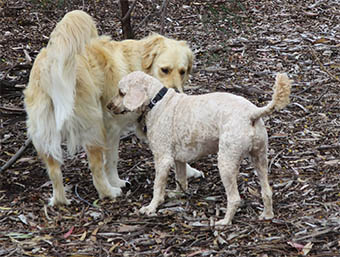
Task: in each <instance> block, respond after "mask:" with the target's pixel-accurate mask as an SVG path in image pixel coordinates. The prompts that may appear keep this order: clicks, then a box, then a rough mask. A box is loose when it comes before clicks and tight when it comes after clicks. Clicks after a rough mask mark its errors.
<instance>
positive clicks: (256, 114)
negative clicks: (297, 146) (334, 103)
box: [108, 72, 291, 225]
mask: <svg viewBox="0 0 340 257" xmlns="http://www.w3.org/2000/svg"><path fill="white" fill-rule="evenodd" d="M118 87H119V90H120V95H119V96H118V97H115V98H113V99H112V102H111V103H110V104H109V105H108V108H109V109H110V110H111V111H112V112H113V113H122V112H126V111H133V112H137V113H140V114H141V115H142V117H143V116H144V122H143V118H142V119H141V120H142V121H141V122H142V126H145V128H146V135H147V139H148V141H149V144H150V148H151V150H152V153H153V155H154V159H155V169H156V177H155V184H154V191H153V198H152V201H151V203H150V204H149V205H148V206H145V207H142V208H141V209H140V212H141V213H144V214H147V215H151V214H154V213H155V212H156V209H157V207H158V206H159V205H160V204H161V203H162V202H163V201H164V196H165V187H166V181H167V177H168V173H169V170H170V167H171V166H172V165H173V164H175V167H176V177H177V180H178V182H179V183H180V185H181V187H182V188H183V189H187V178H186V172H185V163H186V162H190V161H193V160H196V159H198V158H199V157H202V156H205V155H207V154H211V153H216V152H217V153H218V168H219V172H220V176H221V179H222V182H223V185H224V187H225V190H226V194H227V199H228V207H227V212H226V214H225V217H224V219H222V220H220V221H218V222H217V223H216V225H227V224H230V223H231V221H232V218H233V216H234V214H235V212H236V209H237V207H238V206H239V204H240V195H239V192H238V189H237V175H238V173H239V166H240V162H241V160H242V159H243V158H244V157H245V156H247V155H250V157H251V160H252V162H253V163H254V166H255V168H256V170H257V174H258V176H259V179H260V183H261V189H262V190H261V193H262V198H263V203H264V210H263V213H262V214H261V216H260V218H261V219H271V218H273V216H274V214H273V207H272V191H271V188H270V186H269V183H268V167H267V162H268V161H267V150H268V137H267V132H266V129H265V126H264V122H263V120H262V119H261V117H263V116H266V115H268V114H270V113H271V112H273V111H274V110H279V109H282V108H284V107H285V106H286V105H287V104H288V103H289V95H290V88H291V81H290V80H289V79H288V76H287V75H286V74H278V75H277V76H276V82H275V86H274V94H273V97H272V101H271V102H270V103H269V104H268V105H266V106H264V107H261V108H259V107H257V106H255V105H254V104H252V103H251V102H249V101H248V100H246V99H245V98H243V97H240V96H236V95H233V94H228V93H211V94H205V95H196V96H188V95H186V94H183V93H176V92H175V91H174V90H173V89H167V88H165V87H164V86H163V85H162V83H161V82H159V81H158V80H157V79H155V78H153V77H151V76H149V75H147V74H145V73H143V72H133V73H131V74H129V75H127V76H126V77H124V78H123V79H122V80H121V81H120V82H119V85H118Z"/></svg>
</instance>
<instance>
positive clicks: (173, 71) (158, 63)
mask: <svg viewBox="0 0 340 257" xmlns="http://www.w3.org/2000/svg"><path fill="white" fill-rule="evenodd" d="M144 40H145V46H144V53H143V60H142V67H143V71H144V72H146V73H148V74H150V75H151V76H153V77H155V78H157V79H159V80H160V81H161V82H162V83H163V85H164V86H166V87H168V88H174V89H176V90H177V91H179V92H183V87H184V84H185V82H186V81H187V80H188V78H189V74H190V72H191V69H192V62H193V54H192V51H191V50H190V48H189V46H188V45H187V43H186V42H185V41H177V40H174V39H169V38H166V37H163V36H161V35H158V34H153V35H151V36H149V37H147V38H146V39H144Z"/></svg>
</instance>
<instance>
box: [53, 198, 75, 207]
mask: <svg viewBox="0 0 340 257" xmlns="http://www.w3.org/2000/svg"><path fill="white" fill-rule="evenodd" d="M70 204H71V201H70V200H67V199H66V198H57V197H52V198H51V199H50V201H49V203H48V205H49V206H58V205H70Z"/></svg>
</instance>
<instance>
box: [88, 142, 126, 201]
mask: <svg viewBox="0 0 340 257" xmlns="http://www.w3.org/2000/svg"><path fill="white" fill-rule="evenodd" d="M86 150H87V153H88V158H89V164H90V169H91V171H92V177H93V184H94V186H95V187H96V189H97V192H98V194H99V197H100V199H103V198H105V197H108V198H111V199H112V198H115V197H117V196H119V195H121V193H122V190H121V189H120V188H119V187H112V186H111V184H110V183H109V181H108V179H107V177H106V174H105V172H104V149H103V147H99V146H87V147H86Z"/></svg>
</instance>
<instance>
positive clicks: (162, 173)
mask: <svg viewBox="0 0 340 257" xmlns="http://www.w3.org/2000/svg"><path fill="white" fill-rule="evenodd" d="M172 163H173V162H172V160H171V159H170V158H156V157H155V169H156V177H155V183H154V186H153V197H152V200H151V203H150V204H149V205H148V206H144V207H142V208H141V209H140V210H139V212H140V213H142V214H146V215H152V214H154V213H155V212H156V210H157V207H158V206H159V205H160V204H161V203H163V202H164V197H165V188H166V181H167V179H168V175H169V171H170V168H171V164H172Z"/></svg>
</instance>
